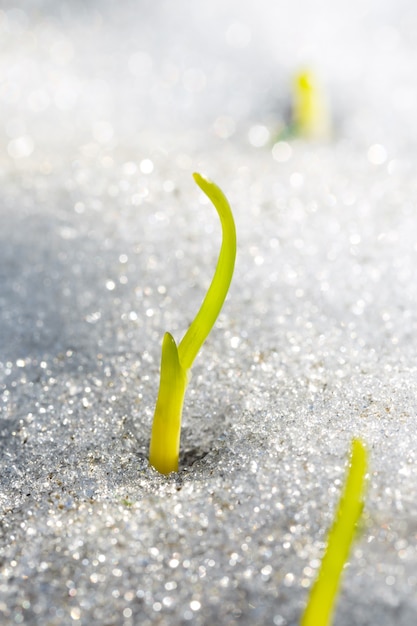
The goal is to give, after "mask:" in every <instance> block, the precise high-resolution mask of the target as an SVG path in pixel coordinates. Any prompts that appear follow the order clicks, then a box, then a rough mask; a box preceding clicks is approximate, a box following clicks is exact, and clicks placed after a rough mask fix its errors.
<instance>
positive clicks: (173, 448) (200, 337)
mask: <svg viewBox="0 0 417 626" xmlns="http://www.w3.org/2000/svg"><path fill="white" fill-rule="evenodd" d="M193 177H194V180H195V182H196V183H197V185H198V186H199V187H200V188H201V190H202V191H203V192H204V193H205V194H206V195H207V196H208V198H209V199H210V200H211V201H212V203H213V204H214V207H215V208H216V210H217V213H218V215H219V218H220V222H221V226H222V244H221V248H220V253H219V258H218V261H217V266H216V270H215V272H214V276H213V279H212V281H211V284H210V287H209V289H208V291H207V293H206V296H205V298H204V300H203V303H202V305H201V307H200V309H199V311H198V313H197V315H196V316H195V319H194V321H193V322H192V323H191V325H190V327H189V329H188V330H187V332H186V333H185V335H184V337H183V339H182V341H181V342H180V344H179V345H178V347H177V344H176V343H175V341H174V338H173V337H172V336H171V335H170V334H169V333H165V336H164V340H163V343H162V356H161V378H160V384H159V393H158V398H157V401H156V407H155V414H154V419H153V424H152V434H151V442H150V448H149V463H150V464H151V465H152V466H153V467H154V468H155V469H156V470H157V471H158V472H160V473H161V474H169V473H170V472H177V471H178V457H179V445H180V431H181V417H182V406H183V402H184V395H185V391H186V388H187V381H188V372H189V370H190V368H191V365H192V363H193V361H194V359H195V357H196V356H197V353H198V351H199V350H200V348H201V346H202V345H203V343H204V341H205V340H206V338H207V336H208V334H209V332H210V331H211V329H212V327H213V324H214V323H215V321H216V319H217V316H218V315H219V313H220V310H221V308H222V306H223V303H224V301H225V299H226V295H227V292H228V290H229V286H230V282H231V280H232V275H233V269H234V264H235V258H236V229H235V223H234V220H233V215H232V211H231V209H230V206H229V203H228V201H227V199H226V196H225V195H224V194H223V192H222V191H221V189H220V188H219V187H218V186H217V185H216V184H215V183H213V182H211V181H210V180H208V179H207V178H205V177H204V176H202V175H201V174H197V173H195V174H193Z"/></svg>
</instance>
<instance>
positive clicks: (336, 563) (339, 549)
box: [301, 439, 367, 626]
mask: <svg viewBox="0 0 417 626" xmlns="http://www.w3.org/2000/svg"><path fill="white" fill-rule="evenodd" d="M366 471H367V452H366V449H365V447H364V446H363V444H362V443H361V442H360V441H359V439H354V440H353V441H352V451H351V457H350V467H349V471H348V474H347V477H346V481H345V485H344V489H343V493H342V496H341V498H340V501H339V506H338V509H337V512H336V516H335V518H334V522H333V525H332V528H331V529H330V532H329V536H328V539H327V547H326V551H325V554H324V556H323V559H322V562H321V567H320V571H319V574H318V577H317V579H316V581H315V583H314V585H313V587H312V590H311V593H310V597H309V600H308V603H307V607H306V609H305V612H304V615H303V617H302V620H301V626H329V625H330V624H331V620H332V614H333V610H334V604H335V599H336V595H337V592H338V588H339V583H340V577H341V573H342V570H343V567H344V565H345V563H346V560H347V558H348V556H349V551H350V547H351V545H352V541H353V537H354V534H355V528H356V524H357V522H358V519H359V517H360V515H361V512H362V509H363V494H364V487H365V474H366Z"/></svg>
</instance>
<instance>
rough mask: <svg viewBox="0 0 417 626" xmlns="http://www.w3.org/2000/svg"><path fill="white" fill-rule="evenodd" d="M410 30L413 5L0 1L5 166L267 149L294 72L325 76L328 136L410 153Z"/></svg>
mask: <svg viewBox="0 0 417 626" xmlns="http://www.w3.org/2000/svg"><path fill="white" fill-rule="evenodd" d="M416 31H417V8H416V6H415V3H413V2H412V1H411V0H349V1H347V0H336V1H330V0H318V1H316V2H307V1H306V0H291V1H290V0H257V2H252V1H249V0H221V1H220V0H211V1H210V2H202V1H201V0H200V1H192V0H176V2H172V1H168V0H158V1H155V0H136V1H133V0H127V1H125V2H117V1H116V0H101V1H100V2H98V1H93V0H87V1H84V2H81V0H71V1H69V0H68V1H59V0H43V1H42V0H32V1H30V0H28V1H25V2H7V1H4V0H3V1H2V2H1V3H0V155H1V157H0V165H3V166H4V165H6V163H8V165H12V166H17V167H26V166H27V165H28V164H29V163H32V164H33V163H36V164H37V167H38V166H41V167H42V168H43V169H44V171H45V172H47V171H48V168H49V169H51V168H53V167H54V166H55V165H56V164H57V162H59V160H61V159H64V160H65V159H67V158H71V159H73V158H74V157H75V156H76V155H77V154H78V153H81V154H84V156H85V155H87V156H89V157H91V158H94V157H95V156H96V155H98V154H100V155H102V154H103V153H106V152H108V151H112V152H113V153H114V154H115V153H116V152H117V150H120V151H125V152H129V151H132V154H134V152H135V150H138V148H139V147H140V146H145V145H146V146H149V145H152V146H153V149H156V150H167V149H169V147H170V142H174V143H175V145H176V147H177V148H178V147H181V144H184V145H192V146H194V147H196V148H203V147H204V145H207V144H209V143H210V142H224V141H234V142H240V143H242V145H244V144H247V145H248V146H252V147H255V148H258V147H263V146H264V145H266V144H267V143H268V142H269V141H270V140H271V138H272V139H273V137H274V136H275V135H276V133H279V131H280V128H282V125H283V124H285V123H287V122H288V116H289V111H290V107H291V85H292V80H293V77H294V74H295V73H296V72H298V71H299V70H300V69H302V68H310V69H312V70H313V71H314V72H315V74H316V75H317V76H318V77H319V80H320V83H321V85H322V88H323V92H324V93H325V94H326V97H327V99H328V101H329V105H330V109H331V111H332V119H333V128H334V135H333V137H334V139H336V140H339V139H343V140H346V141H349V142H353V143H361V144H364V145H368V144H369V145H370V144H375V143H377V144H380V145H383V146H385V149H389V150H390V151H392V150H393V149H394V150H395V149H397V148H400V147H404V146H408V145H410V144H414V142H415V136H416V132H417V122H416V115H415V109H416V105H417V85H416V78H415V76H416V75H417V39H416V37H415V32H416ZM124 156H126V155H124Z"/></svg>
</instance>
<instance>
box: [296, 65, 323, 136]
mask: <svg viewBox="0 0 417 626" xmlns="http://www.w3.org/2000/svg"><path fill="white" fill-rule="evenodd" d="M293 128H294V133H295V134H296V135H298V136H300V137H304V138H305V139H326V138H327V137H328V136H329V135H330V117H329V112H328V110H327V106H326V102H325V99H324V96H323V93H322V90H321V89H320V86H319V83H318V80H317V78H316V77H315V76H314V74H313V73H312V72H311V71H307V70H305V71H302V72H299V73H298V74H296V76H295V77H294V82H293Z"/></svg>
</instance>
